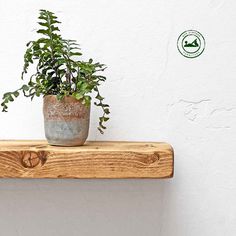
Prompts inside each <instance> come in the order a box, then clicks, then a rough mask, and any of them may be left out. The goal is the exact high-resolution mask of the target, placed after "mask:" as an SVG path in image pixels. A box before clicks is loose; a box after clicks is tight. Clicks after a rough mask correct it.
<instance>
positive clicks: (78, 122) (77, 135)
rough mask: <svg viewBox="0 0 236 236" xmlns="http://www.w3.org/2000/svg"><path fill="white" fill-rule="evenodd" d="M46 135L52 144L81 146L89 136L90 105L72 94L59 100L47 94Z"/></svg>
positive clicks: (45, 107)
mask: <svg viewBox="0 0 236 236" xmlns="http://www.w3.org/2000/svg"><path fill="white" fill-rule="evenodd" d="M43 114H44V129H45V136H46V139H47V141H48V143H49V144H50V145H58V146H80V145H83V144H84V142H85V141H86V139H87V137H88V131H89V118H90V107H86V106H85V105H83V104H82V103H81V101H79V100H77V99H75V98H74V97H72V96H66V97H64V98H63V99H62V100H61V101H59V100H58V99H57V97H56V95H47V96H45V97H44V101H43Z"/></svg>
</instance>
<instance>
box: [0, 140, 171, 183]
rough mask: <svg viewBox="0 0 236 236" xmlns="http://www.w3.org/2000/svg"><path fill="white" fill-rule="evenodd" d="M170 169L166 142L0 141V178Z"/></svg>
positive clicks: (132, 174) (136, 174)
mask: <svg viewBox="0 0 236 236" xmlns="http://www.w3.org/2000/svg"><path fill="white" fill-rule="evenodd" d="M173 172H174V153H173V149H172V147H171V146H170V145H169V144H167V143H150V142H86V143H85V145H84V146H80V147H56V146H50V145H48V144H47V143H46V142H45V141H0V178H81V179H83V178H108V179H115V178H171V177H173Z"/></svg>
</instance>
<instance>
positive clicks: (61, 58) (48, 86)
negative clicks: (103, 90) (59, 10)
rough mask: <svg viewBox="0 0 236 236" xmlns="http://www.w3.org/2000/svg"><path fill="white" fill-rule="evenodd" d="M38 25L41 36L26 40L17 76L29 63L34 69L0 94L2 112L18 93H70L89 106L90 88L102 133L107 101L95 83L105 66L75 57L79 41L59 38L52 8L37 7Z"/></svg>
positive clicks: (100, 78) (61, 94) (99, 81)
mask: <svg viewBox="0 0 236 236" xmlns="http://www.w3.org/2000/svg"><path fill="white" fill-rule="evenodd" d="M38 19H39V22H38V24H39V25H40V29H39V30H38V31H37V33H38V34H40V35H41V36H42V37H40V38H39V39H38V40H35V41H30V42H28V43H27V45H26V46H27V49H26V52H25V55H24V67H23V72H22V75H21V78H22V79H23V80H24V79H25V76H26V74H27V72H28V69H29V66H30V65H31V64H36V67H35V73H33V74H32V75H30V77H29V78H28V83H25V84H23V85H22V86H21V87H20V88H19V89H17V90H16V91H13V92H8V93H5V94H4V95H3V102H2V103H1V106H2V108H3V109H2V111H4V112H6V111H7V109H8V103H9V102H13V101H14V100H15V98H17V97H18V96H19V95H20V93H23V95H24V96H25V97H30V98H31V100H32V99H33V98H34V97H35V96H37V97H39V96H40V95H43V96H45V95H57V98H58V99H59V100H61V99H63V97H65V96H69V95H72V96H73V97H74V98H76V99H78V100H81V101H82V103H83V104H85V105H86V106H90V103H91V96H90V94H91V93H92V92H93V91H94V92H95V93H96V96H95V98H96V99H97V102H94V104H95V105H96V106H98V107H100V108H101V109H102V112H103V114H102V116H101V117H99V125H98V130H99V131H100V132H101V133H103V131H104V129H106V127H105V126H104V122H106V121H107V120H108V119H109V117H108V115H109V113H110V111H109V105H108V104H105V103H104V98H103V97H102V96H101V94H100V92H99V85H100V84H101V83H102V82H104V81H105V80H106V77H105V76H103V75H100V74H99V73H100V72H103V71H104V70H105V69H106V67H105V65H104V64H100V63H99V62H97V63H95V62H93V60H92V59H89V61H87V62H86V61H82V60H79V59H78V58H80V56H81V55H82V53H81V51H80V48H79V45H78V44H77V42H76V41H75V40H68V39H63V38H62V37H61V35H60V34H59V32H60V30H59V28H58V24H59V23H61V22H59V21H58V20H57V17H56V16H55V14H54V13H53V12H50V11H47V10H40V14H39V17H38Z"/></svg>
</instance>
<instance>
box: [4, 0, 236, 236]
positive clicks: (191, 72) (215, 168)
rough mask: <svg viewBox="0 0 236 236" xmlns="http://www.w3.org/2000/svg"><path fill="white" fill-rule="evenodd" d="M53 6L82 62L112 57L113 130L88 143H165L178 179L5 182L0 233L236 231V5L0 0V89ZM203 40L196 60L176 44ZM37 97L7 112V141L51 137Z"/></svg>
mask: <svg viewBox="0 0 236 236" xmlns="http://www.w3.org/2000/svg"><path fill="white" fill-rule="evenodd" d="M41 8H43V9H45V8H46V9H49V10H52V11H54V12H55V13H56V14H57V15H58V16H59V18H60V20H61V21H62V22H63V24H62V25H61V28H62V33H63V35H64V36H65V37H68V38H74V39H78V40H79V42H80V44H81V47H82V49H83V52H84V55H85V58H89V57H93V58H95V59H97V60H98V61H100V62H104V63H106V64H107V66H108V69H107V71H106V75H107V77H108V81H107V83H106V84H104V86H103V87H102V92H103V95H104V96H105V97H106V99H107V100H106V101H107V102H109V103H110V105H111V111H112V114H111V120H110V122H109V124H108V130H107V132H106V133H105V134H104V135H103V136H101V135H99V133H98V132H97V131H96V124H97V118H98V115H99V112H100V111H99V110H97V109H95V108H93V109H92V117H91V129H90V135H89V139H91V140H139V141H141V140H145V141H149V140H151V141H168V142H169V143H171V144H172V145H173V147H174V149H175V154H176V155H175V176H174V179H172V180H0V236H13V235H14V236H15V235H16V236H34V235H44V236H54V235H55V236H56V235H57V236H64V235H70V236H73V235H76V236H77V235H80V236H82V235H86V236H94V235H96V236H111V235H112V236H121V235H122V236H131V235H132V236H143V235H145V236H156V235H158V236H177V235H178V236H199V235H202V236H212V235H214V236H222V235H227V236H234V235H236V152H235V143H236V122H235V121H236V95H235V90H236V79H235V77H236V59H235V58H236V47H235V43H236V28H235V22H236V2H235V1H233V0H228V1H223V0H198V1H196V0H182V1H174V0H165V1H164V0H142V1H141V0H136V1H135V0H128V1H127V0H126V1H125V0H120V1H118V0H117V1H116V0H114V1H109V0H96V1H95V0H94V1H92V0H90V1H75V0H67V1H66V0H60V1H59V0H54V1H46V0H40V1H29V0H28V1H27V0H21V1H16V0H8V1H4V0H0V35H1V37H0V45H1V47H0V74H1V76H0V77H1V78H0V95H1V96H2V94H3V93H4V92H5V91H8V90H13V89H15V88H17V87H19V86H20V84H21V81H20V73H21V69H22V64H23V63H22V62H23V53H24V50H25V47H24V46H25V43H26V42H27V41H29V40H30V39H32V38H34V37H35V28H36V24H35V22H36V18H37V14H38V9H41ZM188 29H196V30H198V31H200V32H201V33H202V34H203V35H204V37H205V39H206V49H205V51H204V53H203V54H202V55H201V56H200V57H198V58H195V59H187V58H184V57H183V56H181V55H180V53H179V52H178V50H177V48H176V41H177V38H178V36H179V35H180V33H182V32H183V31H185V30H188ZM41 110H42V99H36V100H35V101H34V102H32V103H31V102H30V101H29V100H27V99H25V98H19V99H18V100H17V101H16V102H15V103H14V104H11V106H10V109H9V113H7V114H0V139H13V138H14V139H42V138H44V131H43V117H42V111H41Z"/></svg>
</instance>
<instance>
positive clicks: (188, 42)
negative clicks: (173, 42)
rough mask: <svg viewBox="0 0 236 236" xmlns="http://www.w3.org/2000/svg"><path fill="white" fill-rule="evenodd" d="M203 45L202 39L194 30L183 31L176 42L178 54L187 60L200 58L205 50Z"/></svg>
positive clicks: (203, 40)
mask: <svg viewBox="0 0 236 236" xmlns="http://www.w3.org/2000/svg"><path fill="white" fill-rule="evenodd" d="M205 44H206V43H205V39H204V37H203V36H202V34H201V33H199V32H198V31H196V30H187V31H184V32H183V33H182V34H181V35H180V36H179V38H178V40H177V48H178V50H179V52H180V53H181V54H182V55H183V56H184V57H187V58H195V57H198V56H200V55H201V54H202V53H203V51H204V49H205Z"/></svg>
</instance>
